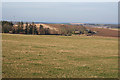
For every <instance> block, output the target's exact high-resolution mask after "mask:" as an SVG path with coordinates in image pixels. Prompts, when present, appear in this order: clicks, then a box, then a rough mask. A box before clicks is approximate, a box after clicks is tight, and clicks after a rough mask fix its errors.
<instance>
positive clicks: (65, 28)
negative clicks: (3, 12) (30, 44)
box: [2, 21, 94, 36]
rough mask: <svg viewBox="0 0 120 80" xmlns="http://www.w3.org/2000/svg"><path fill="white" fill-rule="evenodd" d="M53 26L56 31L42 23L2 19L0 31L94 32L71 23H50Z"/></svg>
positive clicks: (46, 33) (24, 32)
mask: <svg viewBox="0 0 120 80" xmlns="http://www.w3.org/2000/svg"><path fill="white" fill-rule="evenodd" d="M52 26H53V27H57V28H58V29H59V31H58V32H56V31H53V30H50V29H49V28H44V27H43V26H42V25H40V26H39V27H37V26H36V25H35V23H34V22H32V23H31V24H29V23H28V22H26V23H23V22H17V23H16V26H14V24H13V23H12V22H8V21H2V32H3V33H12V34H33V35H51V34H57V35H65V36H71V35H72V34H74V35H78V34H79V35H80V34H86V35H92V34H94V32H92V31H91V30H88V29H86V28H85V27H84V26H73V25H60V24H59V25H52Z"/></svg>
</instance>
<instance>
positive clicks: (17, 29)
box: [11, 22, 50, 35]
mask: <svg viewBox="0 0 120 80" xmlns="http://www.w3.org/2000/svg"><path fill="white" fill-rule="evenodd" d="M11 32H12V33H13V34H33V35H38V34H40V35H48V34H50V29H49V28H43V26H42V25H40V27H39V28H37V26H36V25H35V24H34V22H32V24H28V22H26V23H25V24H24V23H23V22H18V23H17V26H13V28H12V31H11Z"/></svg>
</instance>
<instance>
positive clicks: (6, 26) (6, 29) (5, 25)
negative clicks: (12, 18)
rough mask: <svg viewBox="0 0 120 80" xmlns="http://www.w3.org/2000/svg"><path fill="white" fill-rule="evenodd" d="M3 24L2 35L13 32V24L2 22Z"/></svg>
mask: <svg viewBox="0 0 120 80" xmlns="http://www.w3.org/2000/svg"><path fill="white" fill-rule="evenodd" d="M1 23H2V33H9V31H11V30H12V27H13V23H12V22H8V21H1Z"/></svg>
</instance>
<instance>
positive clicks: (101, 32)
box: [86, 27, 120, 37]
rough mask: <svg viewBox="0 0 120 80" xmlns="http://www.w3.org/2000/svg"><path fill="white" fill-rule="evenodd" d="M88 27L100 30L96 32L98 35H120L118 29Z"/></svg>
mask: <svg viewBox="0 0 120 80" xmlns="http://www.w3.org/2000/svg"><path fill="white" fill-rule="evenodd" d="M86 28H87V29H90V30H92V31H98V33H97V34H94V35H96V36H105V37H120V36H119V35H118V30H112V29H105V28H91V27H86Z"/></svg>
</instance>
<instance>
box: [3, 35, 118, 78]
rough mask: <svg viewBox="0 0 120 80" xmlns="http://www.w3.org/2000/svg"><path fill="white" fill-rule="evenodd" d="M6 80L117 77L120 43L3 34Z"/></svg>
mask: <svg viewBox="0 0 120 80" xmlns="http://www.w3.org/2000/svg"><path fill="white" fill-rule="evenodd" d="M2 37H3V39H2V50H3V54H2V55H3V65H2V66H3V68H2V70H3V71H2V72H3V73H2V76H3V78H117V77H118V76H117V75H118V40H117V38H109V37H99V36H79V35H76V36H56V35H21V34H3V36H2Z"/></svg>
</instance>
